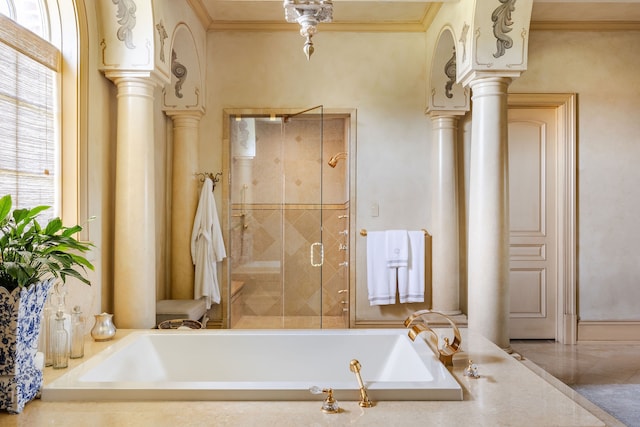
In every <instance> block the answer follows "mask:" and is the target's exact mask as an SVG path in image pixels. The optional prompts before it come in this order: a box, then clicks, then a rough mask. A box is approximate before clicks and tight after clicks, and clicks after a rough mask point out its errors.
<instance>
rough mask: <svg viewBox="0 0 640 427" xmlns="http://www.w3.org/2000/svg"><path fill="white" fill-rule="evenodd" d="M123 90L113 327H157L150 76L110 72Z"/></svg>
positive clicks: (136, 73) (139, 73)
mask: <svg viewBox="0 0 640 427" xmlns="http://www.w3.org/2000/svg"><path fill="white" fill-rule="evenodd" d="M105 75H106V77H107V78H109V79H110V80H112V81H113V82H114V83H115V85H116V87H117V90H118V94H117V97H118V113H117V117H118V118H117V120H118V125H117V126H118V128H117V134H116V139H117V147H116V152H117V155H116V188H115V237H114V322H115V323H116V325H117V326H118V327H119V328H126V329H134V328H143V329H144V328H151V327H153V326H154V325H155V324H156V298H155V295H156V239H155V220H154V219H155V217H156V212H155V197H154V194H155V191H156V189H155V182H154V176H155V175H154V172H155V171H154V129H153V111H154V109H153V104H154V102H153V92H154V86H155V84H156V83H155V81H154V80H153V79H152V78H151V76H150V73H149V72H126V71H107V72H105Z"/></svg>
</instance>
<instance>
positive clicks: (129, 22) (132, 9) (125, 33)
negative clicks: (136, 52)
mask: <svg viewBox="0 0 640 427" xmlns="http://www.w3.org/2000/svg"><path fill="white" fill-rule="evenodd" d="M112 1H113V4H115V5H116V6H118V12H117V13H116V17H117V18H118V24H120V28H118V33H117V35H118V40H120V41H122V42H124V44H125V46H126V47H127V48H128V49H135V48H136V46H135V45H134V44H133V28H134V27H135V26H136V9H137V7H136V4H135V2H134V1H133V0H112Z"/></svg>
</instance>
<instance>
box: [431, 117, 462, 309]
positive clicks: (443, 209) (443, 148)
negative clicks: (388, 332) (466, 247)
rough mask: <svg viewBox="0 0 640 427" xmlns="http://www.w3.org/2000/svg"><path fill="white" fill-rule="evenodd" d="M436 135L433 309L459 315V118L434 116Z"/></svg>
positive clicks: (433, 201) (433, 205)
mask: <svg viewBox="0 0 640 427" xmlns="http://www.w3.org/2000/svg"><path fill="white" fill-rule="evenodd" d="M431 121H432V124H433V132H434V156H433V158H434V165H433V182H434V186H433V196H432V203H431V213H432V221H433V222H432V233H433V240H432V262H433V265H432V298H431V300H432V307H433V309H434V310H436V311H440V312H442V313H445V314H448V315H456V314H460V299H459V298H460V265H459V264H460V259H459V243H458V191H457V179H456V177H457V172H456V169H457V168H456V142H457V137H456V136H457V130H458V116H456V115H441V114H434V113H432V114H431Z"/></svg>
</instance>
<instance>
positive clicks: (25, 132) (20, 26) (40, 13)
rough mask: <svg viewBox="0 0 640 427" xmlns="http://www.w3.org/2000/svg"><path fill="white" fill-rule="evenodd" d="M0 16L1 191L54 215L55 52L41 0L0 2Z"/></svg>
mask: <svg viewBox="0 0 640 427" xmlns="http://www.w3.org/2000/svg"><path fill="white" fill-rule="evenodd" d="M0 14H1V15H0V73H1V74H0V75H2V79H0V117H2V120H1V121H0V195H4V194H11V196H12V198H13V201H14V207H33V206H36V205H49V206H53V207H54V209H52V210H48V211H46V212H45V215H47V216H54V215H59V210H60V209H59V206H58V205H59V203H58V200H59V197H58V194H59V190H58V186H59V185H58V182H59V180H58V179H57V178H56V177H57V175H59V167H58V165H59V156H60V143H59V130H58V127H59V126H58V114H57V109H58V108H57V107H58V104H59V102H58V89H57V88H58V81H59V76H58V71H59V66H60V65H59V64H60V51H59V50H58V49H57V48H56V47H55V46H53V45H52V44H51V43H49V42H48V41H47V40H46V39H45V38H44V37H48V28H49V26H48V19H46V16H47V14H46V12H45V10H44V8H43V5H42V3H41V1H40V0H20V1H13V0H0ZM25 26H28V27H29V29H27V28H25ZM43 219H44V220H46V219H47V218H43Z"/></svg>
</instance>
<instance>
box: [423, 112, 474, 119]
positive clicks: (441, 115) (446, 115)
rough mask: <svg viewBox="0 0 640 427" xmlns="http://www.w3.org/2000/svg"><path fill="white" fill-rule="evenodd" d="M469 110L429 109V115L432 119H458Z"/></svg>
mask: <svg viewBox="0 0 640 427" xmlns="http://www.w3.org/2000/svg"><path fill="white" fill-rule="evenodd" d="M466 113H467V111H458V110H428V111H427V116H429V117H430V118H431V120H438V119H442V118H451V119H453V120H458V119H459V118H460V117H462V116H464V115H465V114H466Z"/></svg>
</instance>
